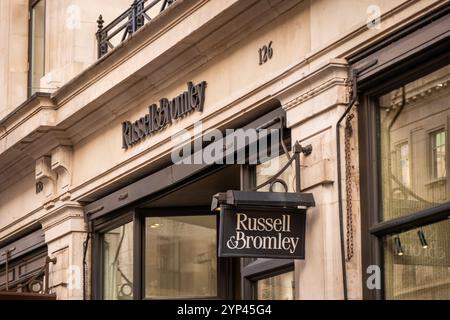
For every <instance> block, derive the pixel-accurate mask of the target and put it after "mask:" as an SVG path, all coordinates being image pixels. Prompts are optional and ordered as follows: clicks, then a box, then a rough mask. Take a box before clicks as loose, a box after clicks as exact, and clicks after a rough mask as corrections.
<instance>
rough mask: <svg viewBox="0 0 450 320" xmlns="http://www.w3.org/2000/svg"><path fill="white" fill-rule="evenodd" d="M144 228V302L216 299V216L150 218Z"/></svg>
mask: <svg viewBox="0 0 450 320" xmlns="http://www.w3.org/2000/svg"><path fill="white" fill-rule="evenodd" d="M145 226H146V231H145V296H146V298H195V297H198V298H202V297H215V296H217V249H216V248H217V247H216V216H213V215H211V216H184V217H165V218H163V217H151V218H147V219H146V223H145Z"/></svg>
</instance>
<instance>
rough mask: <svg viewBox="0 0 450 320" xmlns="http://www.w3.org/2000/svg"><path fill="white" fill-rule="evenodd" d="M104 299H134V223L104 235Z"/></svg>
mask: <svg viewBox="0 0 450 320" xmlns="http://www.w3.org/2000/svg"><path fill="white" fill-rule="evenodd" d="M102 244H103V298H104V299H105V300H126V299H132V298H133V223H132V222H130V223H128V224H126V225H123V226H120V227H119V228H116V229H114V230H111V231H108V232H106V233H105V234H104V235H103V241H102Z"/></svg>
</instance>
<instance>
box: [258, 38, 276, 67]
mask: <svg viewBox="0 0 450 320" xmlns="http://www.w3.org/2000/svg"><path fill="white" fill-rule="evenodd" d="M258 52H259V65H263V64H264V63H266V62H267V61H269V60H270V59H272V57H273V48H272V41H270V42H269V44H268V45H265V46H263V47H262V48H260V49H259V50H258Z"/></svg>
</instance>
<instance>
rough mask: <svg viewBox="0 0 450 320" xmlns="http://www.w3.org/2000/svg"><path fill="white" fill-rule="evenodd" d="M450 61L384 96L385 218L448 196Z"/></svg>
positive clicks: (381, 111) (381, 120) (381, 115)
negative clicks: (447, 143)
mask: <svg viewBox="0 0 450 320" xmlns="http://www.w3.org/2000/svg"><path fill="white" fill-rule="evenodd" d="M449 80H450V66H446V67H444V68H442V69H439V70H437V71H435V72H433V73H431V74H429V75H427V76H424V77H422V78H419V79H417V80H415V81H413V82H410V83H408V84H407V85H405V86H404V87H402V88H398V89H396V90H393V91H392V92H390V93H388V94H386V95H384V96H382V97H380V99H379V104H380V107H379V126H380V140H381V141H380V154H381V157H380V158H381V172H382V183H381V188H382V199H383V212H382V217H383V220H389V219H393V218H397V217H400V216H404V215H407V214H411V213H414V212H417V211H419V210H422V209H426V208H431V207H435V206H438V205H439V204H442V203H445V202H447V201H449V200H450V198H449V186H448V179H447V174H446V172H447V166H448V164H447V157H446V140H447V139H446V135H447V132H448V123H449V120H450V86H449V85H448V83H449Z"/></svg>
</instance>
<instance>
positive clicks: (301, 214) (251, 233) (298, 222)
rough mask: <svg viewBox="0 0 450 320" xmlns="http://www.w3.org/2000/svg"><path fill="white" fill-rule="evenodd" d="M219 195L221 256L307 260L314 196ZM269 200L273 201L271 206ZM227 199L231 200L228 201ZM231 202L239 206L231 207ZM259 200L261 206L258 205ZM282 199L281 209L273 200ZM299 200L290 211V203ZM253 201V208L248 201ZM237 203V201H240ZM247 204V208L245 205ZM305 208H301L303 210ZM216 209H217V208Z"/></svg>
mask: <svg viewBox="0 0 450 320" xmlns="http://www.w3.org/2000/svg"><path fill="white" fill-rule="evenodd" d="M226 194H227V195H228V197H227V196H226V195H225V194H219V195H216V197H217V198H220V197H222V201H220V200H219V202H221V204H220V234H219V256H221V257H256V258H287V259H304V258H305V230H306V228H305V225H306V206H305V205H308V206H312V205H313V204H314V199H313V198H312V195H310V194H295V193H281V192H280V193H276V192H243V191H228V192H227V193H226ZM267 197H269V200H270V201H271V203H270V204H267ZM225 198H227V200H225ZM230 198H233V199H234V200H235V201H234V202H235V204H233V205H230V202H233V200H232V201H229V199H230ZM258 198H260V199H261V202H260V203H259V204H258V203H257V202H255V200H257V199H258ZM276 198H279V199H280V203H279V204H280V205H279V206H277V205H276V202H274V201H273V200H274V199H276ZM289 198H290V199H291V200H297V201H298V200H299V199H302V200H301V201H298V203H297V205H295V206H294V204H293V205H292V206H290V207H286V201H285V200H286V199H288V200H289ZM244 199H247V200H249V199H251V202H252V203H251V205H249V204H248V203H249V202H248V201H247V200H244ZM236 200H237V201H236ZM246 201H247V204H245V203H244V202H246ZM300 205H301V206H302V207H301V208H299V206H300ZM213 207H216V208H217V204H216V205H214V204H213Z"/></svg>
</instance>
